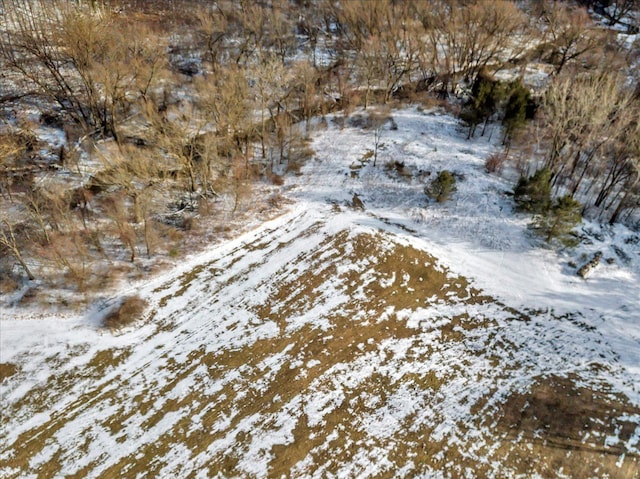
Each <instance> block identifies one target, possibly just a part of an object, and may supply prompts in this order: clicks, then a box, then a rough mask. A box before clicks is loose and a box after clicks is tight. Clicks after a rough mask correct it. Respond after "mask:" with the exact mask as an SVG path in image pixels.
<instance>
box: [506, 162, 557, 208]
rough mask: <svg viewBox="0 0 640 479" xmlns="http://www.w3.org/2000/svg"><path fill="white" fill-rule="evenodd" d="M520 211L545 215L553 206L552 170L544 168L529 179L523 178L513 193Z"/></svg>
mask: <svg viewBox="0 0 640 479" xmlns="http://www.w3.org/2000/svg"><path fill="white" fill-rule="evenodd" d="M513 196H514V200H515V202H516V206H517V208H518V210H520V211H527V212H529V213H538V214H540V213H545V212H546V211H548V210H549V207H550V205H551V170H549V168H542V169H540V170H538V171H536V172H535V173H534V174H533V176H530V177H529V178H527V177H524V176H521V177H520V179H519V180H518V184H517V185H516V187H515V189H514V191H513Z"/></svg>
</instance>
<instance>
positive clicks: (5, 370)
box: [0, 363, 18, 383]
mask: <svg viewBox="0 0 640 479" xmlns="http://www.w3.org/2000/svg"><path fill="white" fill-rule="evenodd" d="M17 372H18V368H17V367H16V365H15V364H11V363H0V383H1V382H2V381H4V380H5V379H7V378H10V377H11V376H13V375H14V374H15V373H17Z"/></svg>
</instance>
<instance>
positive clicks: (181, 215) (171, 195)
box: [0, 0, 640, 293]
mask: <svg viewBox="0 0 640 479" xmlns="http://www.w3.org/2000/svg"><path fill="white" fill-rule="evenodd" d="M0 9H1V11H2V25H1V29H2V31H1V36H0V65H1V67H2V71H3V74H2V76H1V77H0V82H1V83H0V85H1V86H0V118H1V120H2V121H1V123H0V201H1V202H2V205H1V209H0V251H1V252H2V256H1V259H0V286H1V287H0V292H3V293H4V292H9V291H11V290H12V289H15V288H17V287H19V285H20V281H21V280H20V278H21V276H22V275H24V276H26V277H28V278H29V279H38V280H39V281H41V285H43V287H46V286H47V285H50V286H53V285H58V286H59V285H60V284H65V285H66V286H65V287H66V288H69V289H72V290H75V291H86V290H95V289H99V288H103V287H105V286H106V285H107V284H108V283H109V281H111V280H115V279H117V277H118V275H117V274H116V272H117V271H120V272H125V273H123V274H131V272H132V271H134V270H136V271H138V273H137V274H146V272H148V270H149V269H150V268H151V266H149V264H150V263H145V264H144V265H143V266H141V265H140V261H139V260H140V258H141V257H145V259H148V258H162V257H169V258H171V257H174V258H175V257H179V256H181V255H184V254H186V253H188V252H190V250H191V249H192V248H195V247H197V244H198V242H199V241H207V240H208V239H209V238H211V237H213V236H215V235H217V234H221V233H225V232H226V233H229V234H231V233H232V230H233V229H235V228H237V227H238V222H240V223H241V222H242V221H246V220H247V218H250V217H252V216H256V215H258V214H262V213H265V212H266V211H267V210H270V209H275V208H277V206H278V205H279V203H280V202H281V201H282V198H281V197H280V193H279V192H278V189H277V188H271V186H278V185H281V184H282V182H283V181H284V180H283V176H284V175H285V174H286V173H287V172H289V173H296V172H298V171H299V169H300V166H301V165H302V164H303V163H304V161H305V160H307V159H308V158H310V157H311V156H312V155H313V152H312V151H311V149H310V148H309V146H308V143H309V137H310V135H311V134H312V131H313V129H314V128H318V127H321V126H322V123H323V122H324V121H326V119H325V116H326V115H327V114H328V113H331V112H336V113H338V117H339V118H342V119H343V120H344V119H345V118H347V117H349V115H350V114H351V113H352V112H353V111H354V109H356V108H364V109H365V110H366V109H368V108H369V107H370V106H371V105H374V104H375V105H379V104H384V105H389V106H391V107H393V106H395V105H398V104H399V103H418V104H423V105H425V106H427V107H431V106H436V105H438V106H443V107H445V108H447V109H449V110H450V111H452V112H454V113H457V114H459V116H460V118H461V119H462V120H463V121H464V124H465V125H467V127H468V136H469V137H473V136H481V135H489V134H490V132H492V131H493V130H494V129H495V128H496V127H497V125H500V126H501V129H500V131H501V135H502V143H503V145H504V151H503V152H501V153H500V154H499V155H497V156H495V157H493V158H492V159H491V160H492V162H494V163H495V164H494V163H491V164H490V163H489V162H488V163H487V169H488V170H492V171H494V172H496V173H499V169H500V168H499V167H498V163H499V164H500V165H502V164H503V163H504V162H510V163H512V164H515V165H517V167H518V168H519V171H520V173H521V174H522V176H523V178H527V177H530V176H532V175H534V173H535V172H536V171H538V170H542V169H543V168H544V169H546V170H547V171H548V172H549V174H548V175H547V176H546V178H547V180H546V181H547V182H548V186H549V192H550V195H551V196H553V197H557V198H559V199H562V198H566V199H564V200H562V201H560V200H559V201H558V202H557V203H555V204H552V203H551V202H549V203H548V204H547V205H546V206H545V207H544V208H543V210H541V211H539V212H538V213H540V214H543V215H544V214H545V213H547V212H552V213H553V214H557V213H558V212H557V208H558V207H560V206H562V205H568V204H570V205H571V207H572V208H573V209H575V208H576V203H578V208H579V209H580V212H581V213H582V214H584V215H588V216H589V217H592V218H597V219H599V220H600V221H602V222H609V223H615V222H625V223H626V224H628V225H630V226H635V227H636V228H638V225H639V219H638V210H639V208H640V121H639V120H638V119H639V118H640V68H639V65H640V63H639V61H640V45H639V43H638V37H637V36H636V37H635V43H633V42H632V43H630V42H629V41H628V39H629V38H632V39H633V38H634V37H630V36H629V35H620V34H619V33H620V32H622V33H625V34H634V33H637V32H638V26H639V20H640V12H639V10H640V3H639V2H638V1H637V0H624V1H618V2H616V3H613V2H608V1H582V2H555V1H554V2H552V1H543V0H529V1H524V2H513V1H508V0H495V1H490V0H484V1H483V0H477V1H469V0H438V1H429V2H425V1H419V0H395V1H394V0H375V1H371V0H348V1H342V2H336V1H331V0H318V1H305V0H269V1H266V0H265V1H256V0H240V1H238V0H221V1H217V2H199V1H180V2H178V1H170V0H154V1H142V0H136V1H131V2H124V1H122V2H121V1H116V0H114V1H104V2H103V1H98V0H93V1H69V0H2V1H1V3H0ZM532 71H533V72H534V73H535V72H542V73H544V75H543V76H544V79H543V81H540V82H537V83H535V84H534V82H530V81H528V80H527V78H528V75H530V74H531V72H532ZM533 76H535V75H533ZM43 127H44V128H45V129H46V131H47V132H48V136H47V137H46V138H45V137H43V135H42V134H39V133H37V132H38V131H42V128H43ZM56 132H57V133H56ZM376 151H377V147H376ZM498 159H499V161H498V163H496V161H497V160H498ZM270 185H271V186H270ZM514 186H515V185H514ZM257 191H260V192H261V193H260V195H254V192H257ZM258 197H260V198H262V200H260V201H258V200H256V198H258ZM569 199H571V200H574V202H569V203H568V201H569ZM558 205H560V206H558ZM554 208H556V209H554ZM553 221H554V220H551V224H552V225H553ZM547 231H548V230H547ZM127 263H129V264H130V266H127ZM16 265H17V267H16ZM134 265H136V266H134Z"/></svg>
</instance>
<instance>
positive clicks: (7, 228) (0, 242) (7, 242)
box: [0, 219, 35, 280]
mask: <svg viewBox="0 0 640 479" xmlns="http://www.w3.org/2000/svg"><path fill="white" fill-rule="evenodd" d="M18 230H20V231H24V225H14V224H12V223H11V222H10V221H9V220H7V219H3V220H2V221H0V247H1V248H2V249H4V250H5V251H6V252H7V253H8V254H9V255H11V256H12V257H13V258H14V259H15V260H16V261H17V262H18V264H20V266H21V267H22V269H23V270H24V272H25V273H26V275H27V278H29V279H30V280H34V279H35V276H34V275H33V273H32V272H31V270H30V269H29V266H27V262H26V261H25V258H24V256H23V255H22V250H21V247H20V245H21V244H24V242H25V240H26V238H20V237H19V232H18Z"/></svg>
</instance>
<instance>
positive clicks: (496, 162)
mask: <svg viewBox="0 0 640 479" xmlns="http://www.w3.org/2000/svg"><path fill="white" fill-rule="evenodd" d="M506 160H507V157H506V155H505V154H504V153H493V154H491V155H489V156H488V157H487V159H486V160H485V161H484V168H485V170H487V173H500V172H501V171H502V168H504V163H505V161H506Z"/></svg>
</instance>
